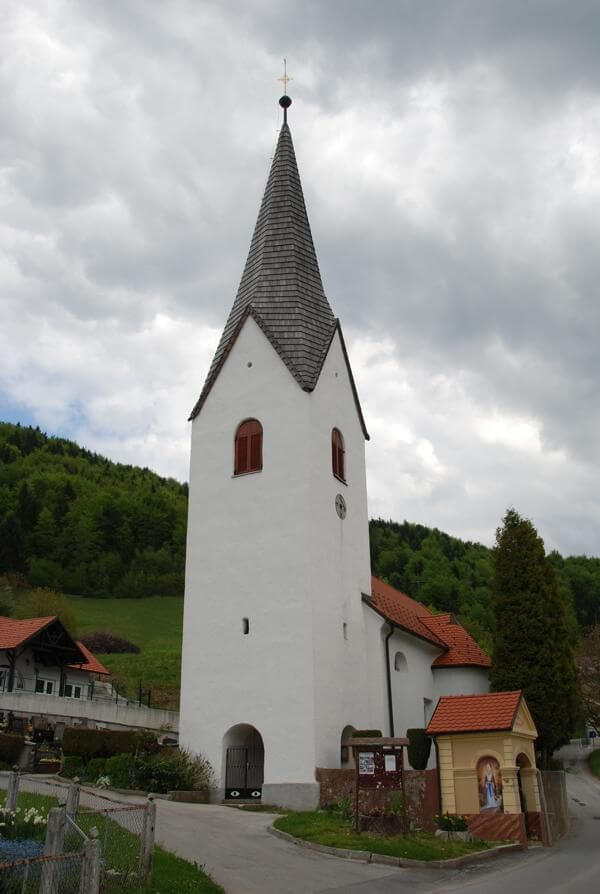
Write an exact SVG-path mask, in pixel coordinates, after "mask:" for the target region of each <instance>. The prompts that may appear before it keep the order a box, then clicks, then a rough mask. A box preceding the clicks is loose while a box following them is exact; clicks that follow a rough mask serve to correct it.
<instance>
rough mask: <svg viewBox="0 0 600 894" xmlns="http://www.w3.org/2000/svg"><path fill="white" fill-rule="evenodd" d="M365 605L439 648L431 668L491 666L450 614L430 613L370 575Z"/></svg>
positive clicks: (420, 604)
mask: <svg viewBox="0 0 600 894" xmlns="http://www.w3.org/2000/svg"><path fill="white" fill-rule="evenodd" d="M366 601H367V604H368V605H370V606H371V607H372V608H374V609H375V611H377V612H379V614H381V615H383V617H384V618H386V619H387V620H388V621H391V623H392V624H395V625H396V626H397V627H401V628H402V629H403V630H406V631H407V632H408V633H412V634H414V635H415V636H418V637H420V638H421V639H424V640H427V641H428V642H430V643H433V645H435V646H438V647H439V648H440V649H443V654H442V655H439V656H438V657H437V658H436V659H435V660H434V662H433V664H432V667H436V668H438V667H466V666H474V667H491V664H492V662H491V661H490V658H489V656H488V655H486V653H485V652H484V651H483V649H481V648H480V647H479V646H478V645H477V643H476V642H475V640H474V639H473V637H472V636H471V635H470V634H469V633H467V631H466V630H465V629H464V627H461V625H460V624H459V623H458V622H457V621H454V620H453V617H452V615H450V614H444V615H434V614H433V612H431V611H430V610H429V609H428V608H427V606H425V605H423V604H422V603H421V602H418V601H417V600H416V599H412V598H411V597H410V596H407V595H406V593H401V592H400V590H396V589H395V588H394V587H391V586H390V585H389V584H386V583H384V582H383V581H382V580H379V578H377V577H372V578H371V597H370V598H369V597H367V599H366Z"/></svg>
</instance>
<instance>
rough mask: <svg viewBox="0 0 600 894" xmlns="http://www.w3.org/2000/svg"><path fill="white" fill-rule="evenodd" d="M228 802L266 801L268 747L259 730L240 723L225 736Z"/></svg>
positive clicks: (224, 750)
mask: <svg viewBox="0 0 600 894" xmlns="http://www.w3.org/2000/svg"><path fill="white" fill-rule="evenodd" d="M223 755H224V763H225V773H224V778H225V799H226V800H231V801H237V800H246V799H248V800H253V801H259V800H260V798H261V797H262V786H263V781H264V772H265V746H264V743H263V739H262V736H261V734H260V732H259V731H258V730H257V729H256V727H255V726H252V725H251V724H249V723H237V724H236V725H235V726H232V727H230V728H229V729H228V730H227V732H226V733H225V735H224V736H223Z"/></svg>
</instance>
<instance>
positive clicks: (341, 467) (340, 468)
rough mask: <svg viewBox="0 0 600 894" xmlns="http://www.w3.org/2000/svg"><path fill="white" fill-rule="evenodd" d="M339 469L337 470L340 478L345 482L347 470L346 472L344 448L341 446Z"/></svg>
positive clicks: (339, 449)
mask: <svg viewBox="0 0 600 894" xmlns="http://www.w3.org/2000/svg"><path fill="white" fill-rule="evenodd" d="M337 467H338V470H337V473H338V476H339V477H340V478H341V479H342V480H343V481H345V480H346V475H345V470H344V448H343V447H342V446H341V445H340V446H339V447H338V461H337Z"/></svg>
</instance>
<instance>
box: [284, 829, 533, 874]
mask: <svg viewBox="0 0 600 894" xmlns="http://www.w3.org/2000/svg"><path fill="white" fill-rule="evenodd" d="M267 831H268V832H269V833H270V834H271V835H274V836H275V838H281V839H282V840H283V841H289V842H290V844H295V845H296V846H297V847H303V848H305V849H306V850H310V851H316V852H317V853H319V854H329V855H330V856H333V857H341V858H342V859H343V860H358V861H359V862H361V863H376V864H377V863H380V864H382V865H384V866H397V867H404V868H405V869H463V867H465V866H471V865H473V864H477V863H487V862H489V861H490V860H496V859H498V857H501V856H503V855H504V854H510V853H513V852H514V851H522V850H523V847H522V845H521V844H519V843H515V844H501V845H499V846H498V847H493V848H490V849H489V850H487V851H478V852H476V853H474V854H465V855H464V856H463V857H451V858H450V859H448V860H409V859H406V858H404V857H392V856H390V855H388V854H374V853H371V852H370V851H353V850H348V849H346V848H341V847H330V846H329V845H326V844H315V843H314V842H312V841H306V840H305V839H304V838H296V837H295V836H294V835H290V834H289V832H282V831H281V829H276V828H275V827H274V826H272V825H271V826H267Z"/></svg>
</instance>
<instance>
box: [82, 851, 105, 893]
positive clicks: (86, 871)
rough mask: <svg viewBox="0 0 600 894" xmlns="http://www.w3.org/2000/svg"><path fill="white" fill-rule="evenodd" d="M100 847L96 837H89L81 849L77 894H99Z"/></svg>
mask: <svg viewBox="0 0 600 894" xmlns="http://www.w3.org/2000/svg"><path fill="white" fill-rule="evenodd" d="M101 858H102V848H101V846H100V842H99V841H98V839H97V838H89V839H88V840H87V841H86V843H85V847H84V849H83V862H82V864H81V881H80V882H79V894H99V892H100V875H101V873H100V868H101Z"/></svg>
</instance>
